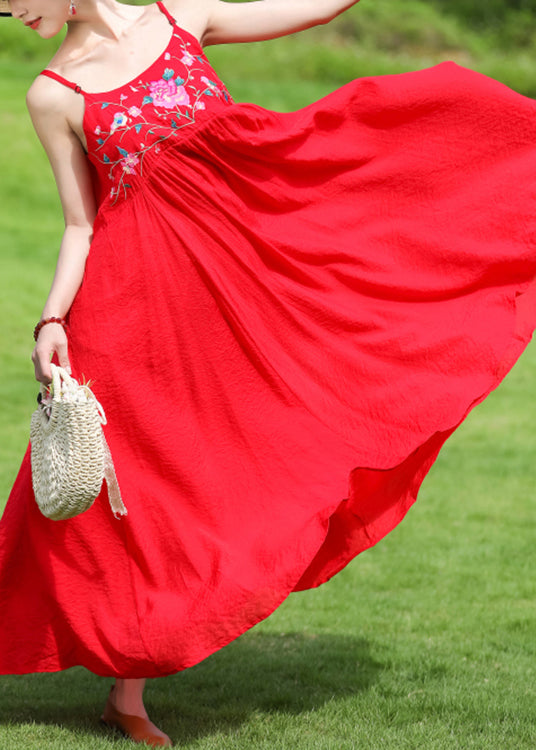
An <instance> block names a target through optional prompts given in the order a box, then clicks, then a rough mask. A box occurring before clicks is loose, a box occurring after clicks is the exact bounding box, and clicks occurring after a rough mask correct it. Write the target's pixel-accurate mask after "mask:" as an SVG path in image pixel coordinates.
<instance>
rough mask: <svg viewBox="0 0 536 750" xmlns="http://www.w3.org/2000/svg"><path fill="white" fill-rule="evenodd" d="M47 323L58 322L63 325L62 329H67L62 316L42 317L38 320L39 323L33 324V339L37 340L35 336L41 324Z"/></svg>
mask: <svg viewBox="0 0 536 750" xmlns="http://www.w3.org/2000/svg"><path fill="white" fill-rule="evenodd" d="M49 323H59V324H60V326H63V329H64V330H65V331H67V321H66V320H64V318H55V317H52V318H44V319H43V320H40V321H39V323H38V324H37V325H36V326H35V328H34V332H33V337H34V341H37V337H38V336H39V332H40V330H41V328H43V326H46V325H48V324H49Z"/></svg>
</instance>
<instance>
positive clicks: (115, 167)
mask: <svg viewBox="0 0 536 750" xmlns="http://www.w3.org/2000/svg"><path fill="white" fill-rule="evenodd" d="M190 48H192V43H191V42H190V41H185V40H184V39H183V38H182V37H181V35H180V32H179V30H176V31H175V32H174V34H173V36H172V39H171V42H170V44H169V46H168V49H167V51H166V52H165V53H164V54H163V55H162V56H161V58H159V59H158V60H157V61H156V63H154V64H153V65H152V66H151V67H150V68H149V69H148V70H147V74H148V76H147V78H146V79H144V78H143V76H142V77H140V78H139V79H137V80H134V81H131V82H130V83H129V84H127V85H126V86H125V87H123V90H125V89H127V90H128V91H129V95H128V96H127V95H126V94H123V93H120V92H119V95H117V94H116V99H115V101H112V100H102V99H97V98H95V99H94V101H92V102H91V103H90V105H89V106H90V108H94V111H93V116H94V117H102V116H101V115H100V112H102V111H106V110H107V109H108V107H109V108H110V111H111V113H113V114H112V117H111V119H110V118H108V119H107V121H106V122H108V123H109V125H105V124H104V122H100V124H99V125H97V126H96V127H95V129H94V130H93V133H94V135H95V136H97V137H96V138H95V139H94V145H93V147H92V148H90V152H91V158H92V160H93V161H94V162H96V163H97V166H98V165H99V164H100V165H102V166H103V167H104V168H105V170H106V172H105V174H107V176H108V178H109V179H110V180H111V181H112V183H113V187H112V188H111V191H110V197H111V199H112V200H113V201H114V202H115V201H117V200H118V199H119V197H120V196H121V195H122V196H123V197H126V195H127V191H128V189H129V188H131V187H132V186H133V184H134V183H135V181H136V179H137V178H139V177H141V176H142V173H143V163H144V158H145V157H146V155H147V154H148V153H149V152H152V153H154V154H158V153H159V152H160V151H161V144H162V143H163V142H164V141H167V140H169V139H170V138H173V137H175V136H177V135H178V133H179V132H180V130H181V129H182V128H184V127H187V126H190V125H193V124H194V123H195V122H196V113H198V112H199V113H203V112H204V111H205V110H207V109H208V108H207V102H210V103H211V104H210V108H212V109H214V107H216V106H217V102H220V105H219V106H220V107H221V105H222V104H223V105H227V104H232V99H231V97H230V96H229V94H228V92H227V90H226V89H225V86H224V85H223V84H222V83H221V82H217V80H218V79H217V78H216V77H215V74H214V71H213V70H212V69H211V67H210V65H209V64H208V62H207V60H206V59H205V58H204V56H203V55H200V54H193V53H192V50H191V49H190ZM158 64H160V65H161V68H160V70H159V69H158V67H157V65H158ZM206 74H208V75H206ZM212 75H213V76H214V78H215V80H212V78H210V77H209V76H212ZM159 76H160V77H159ZM113 93H115V91H114V92H110V94H113ZM88 96H90V97H92V98H93V97H96V96H97V95H92V94H90V95H88ZM118 100H119V101H118ZM88 140H89V139H88ZM88 148H89V144H88ZM132 178H134V180H132Z"/></svg>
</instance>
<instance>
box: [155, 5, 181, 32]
mask: <svg viewBox="0 0 536 750" xmlns="http://www.w3.org/2000/svg"><path fill="white" fill-rule="evenodd" d="M156 4H157V5H158V8H159V10H160V11H161V12H162V13H163V14H164V15H165V17H166V18H167V20H168V21H169V22H170V24H171V25H172V26H176V25H177V21H176V20H175V19H174V17H173V16H172V15H171V13H170V12H169V10H168V9H167V8H166V6H165V5H164V3H163V2H162V0H157V2H156Z"/></svg>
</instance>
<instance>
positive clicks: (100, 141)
mask: <svg viewBox="0 0 536 750" xmlns="http://www.w3.org/2000/svg"><path fill="white" fill-rule="evenodd" d="M97 143H98V144H99V145H100V146H102V144H103V143H104V139H103V138H97Z"/></svg>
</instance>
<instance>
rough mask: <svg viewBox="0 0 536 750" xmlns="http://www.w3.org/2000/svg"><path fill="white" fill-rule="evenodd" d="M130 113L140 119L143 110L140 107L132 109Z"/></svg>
mask: <svg viewBox="0 0 536 750" xmlns="http://www.w3.org/2000/svg"><path fill="white" fill-rule="evenodd" d="M128 113H129V115H130V116H131V117H139V116H140V115H141V109H140V108H139V107H130V109H129V110H128Z"/></svg>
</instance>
